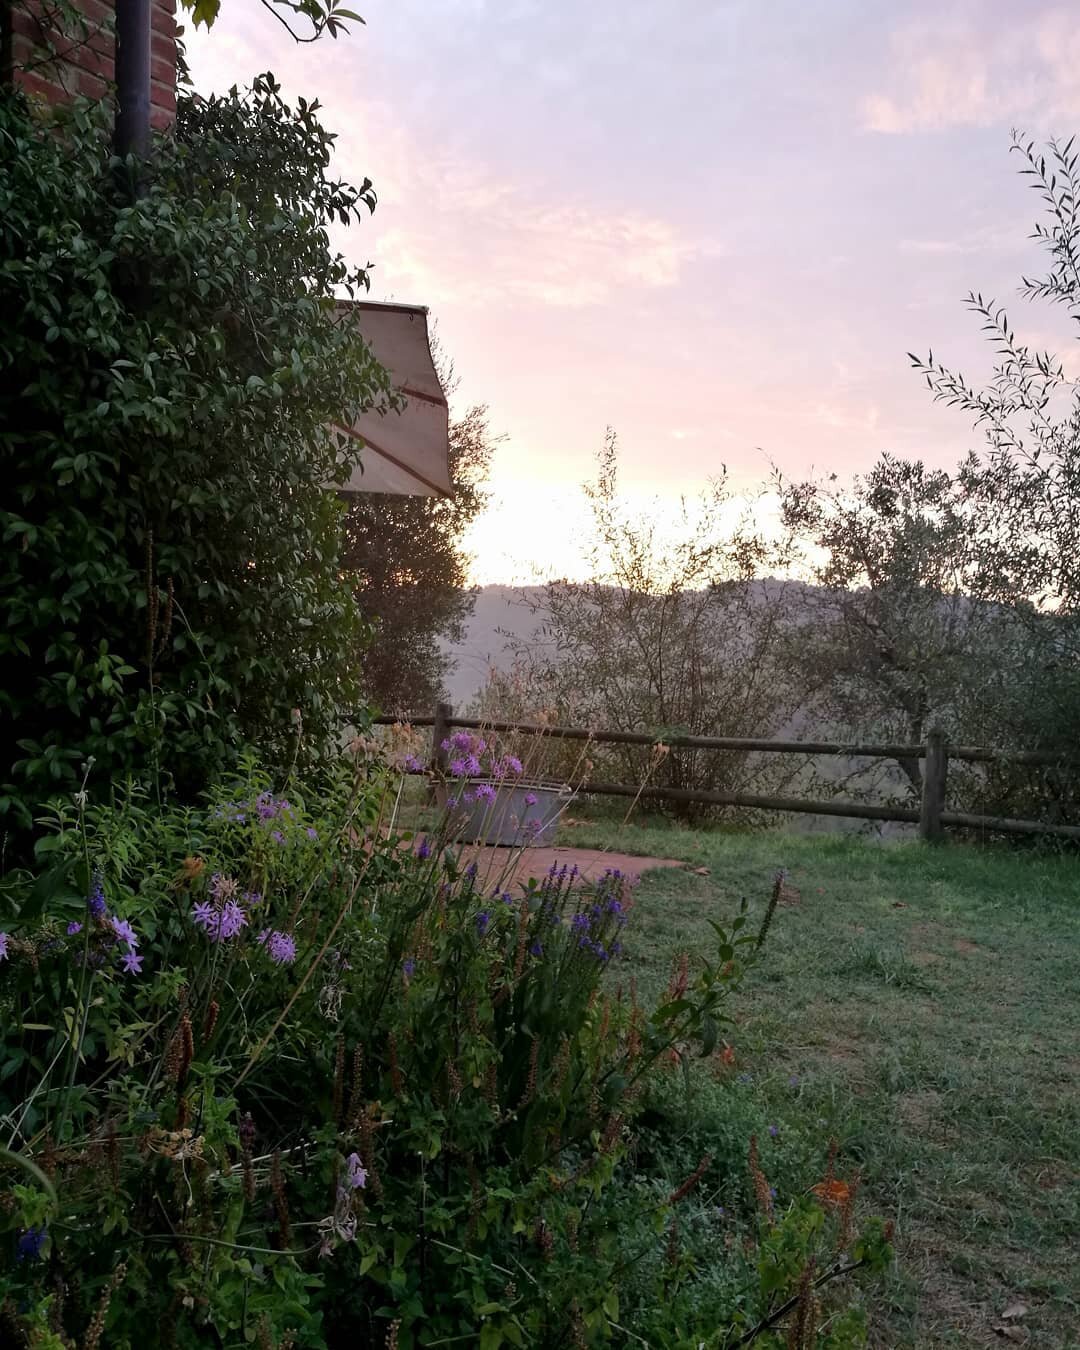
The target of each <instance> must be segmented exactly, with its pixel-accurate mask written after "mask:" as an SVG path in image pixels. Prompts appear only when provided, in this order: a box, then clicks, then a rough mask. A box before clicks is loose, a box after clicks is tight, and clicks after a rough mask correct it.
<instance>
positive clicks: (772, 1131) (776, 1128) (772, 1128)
mask: <svg viewBox="0 0 1080 1350" xmlns="http://www.w3.org/2000/svg"><path fill="white" fill-rule="evenodd" d="M769 1133H770V1134H771V1135H772V1137H773V1138H774V1139H775V1138H776V1136H777V1135H778V1134H779V1133H780V1126H779V1125H770V1126H769Z"/></svg>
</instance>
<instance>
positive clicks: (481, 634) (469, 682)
mask: <svg viewBox="0 0 1080 1350" xmlns="http://www.w3.org/2000/svg"><path fill="white" fill-rule="evenodd" d="M540 594H541V590H540V587H538V586H534V587H515V586H482V587H481V588H480V590H479V592H478V594H477V597H476V608H475V609H474V610H473V612H472V616H471V617H470V619H469V621H468V623H467V624H466V626H465V637H464V639H463V640H462V641H461V642H459V643H456V644H451V643H445V644H444V650H445V651H447V652H448V653H449V655H450V657H451V658H452V660H453V662H454V666H453V669H452V670H451V671H450V673H449V674H448V675H447V678H446V687H447V691H448V692H449V695H450V702H451V703H452V704H453V705H454V707H455V708H465V707H466V706H467V705H468V704H469V703H470V702H471V701H472V700H473V699H474V698H475V697H476V695H477V694H478V693H479V692H480V690H481V689H482V688H483V686H484V685H485V684H486V682H487V673H488V671H489V670H490V669H491V668H492V667H494V668H495V669H497V670H501V669H504V668H505V667H506V666H508V665H509V664H510V658H509V655H508V653H507V650H506V642H507V639H506V638H505V637H503V636H501V632H507V633H512V634H513V635H514V637H516V638H519V639H522V640H524V641H530V640H531V639H532V638H533V636H534V635H535V633H536V630H537V627H538V626H539V618H538V616H536V615H534V614H532V613H530V611H529V608H528V604H527V599H528V597H530V596H539V595H540ZM500 630H501V632H500Z"/></svg>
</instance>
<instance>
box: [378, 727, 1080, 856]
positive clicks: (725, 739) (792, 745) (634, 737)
mask: <svg viewBox="0 0 1080 1350" xmlns="http://www.w3.org/2000/svg"><path fill="white" fill-rule="evenodd" d="M402 721H408V723H409V725H410V726H413V727H430V728H431V765H432V768H433V769H434V770H435V771H436V772H437V773H445V771H446V768H447V759H448V756H447V754H446V752H445V751H444V750H443V749H442V742H443V741H444V740H445V739H446V738H447V735H448V734H449V732H450V731H451V730H452V729H453V728H455V727H460V728H462V729H463V730H470V731H481V730H482V731H491V732H499V733H502V734H504V735H505V734H513V735H525V736H542V737H548V738H550V739H551V740H563V741H591V742H594V743H596V744H600V745H642V746H651V745H660V744H662V745H665V746H667V747H668V748H669V749H671V750H713V751H720V750H729V751H738V752H742V753H751V752H752V753H755V754H784V755H807V756H813V755H834V756H840V757H844V758H848V759H893V760H904V759H908V760H911V759H918V760H921V761H923V775H922V797H921V801H920V803H919V806H918V807H917V808H916V807H914V806H900V805H898V804H887V805H882V806H877V805H874V804H872V803H866V802H854V801H842V800H830V801H814V800H812V799H807V798H803V797H773V796H767V795H762V794H758V793H753V792H704V791H695V790H692V789H689V788H668V787H656V786H653V787H649V786H647V785H646V786H635V785H633V784H629V783H592V782H590V783H586V784H584V785H583V786H582V787H581V789H580V791H581V792H582V793H583V794H585V795H588V796H598V797H630V798H634V799H635V800H637V799H640V800H643V801H667V802H677V803H687V804H690V803H693V804H700V805H704V806H742V807H746V808H752V809H756V810H762V811H783V812H794V813H799V814H807V815H815V816H842V817H846V818H849V819H855V820H886V821H894V822H897V823H899V824H905V825H918V827H919V834H920V835H921V836H922V838H924V839H927V840H930V841H937V840H940V839H941V838H942V837H943V834H944V831H945V829H946V828H948V827H950V826H951V827H954V828H961V829H971V830H984V831H992V832H996V833H1001V834H1045V835H1051V836H1055V837H1058V838H1062V839H1076V840H1080V826H1077V825H1054V824H1044V823H1043V822H1042V821H1037V820H1014V819H1012V818H1010V817H1006V816H982V815H972V814H970V813H968V812H964V811H949V810H947V809H946V806H945V797H946V791H947V785H948V767H949V761H950V760H960V761H964V762H967V763H983V764H990V763H1010V764H1025V765H1043V766H1050V765H1054V766H1061V765H1064V764H1074V765H1075V764H1076V759H1075V757H1074V756H1071V755H1055V754H1053V753H1051V752H1048V751H1045V750H993V749H987V748H984V747H981V746H969V745H959V746H950V745H949V744H948V742H947V741H946V740H945V737H944V735H943V734H942V733H941V732H940V731H932V732H930V733H929V735H928V736H927V739H926V741H925V742H924V743H923V744H920V745H879V744H867V745H863V744H861V743H859V742H853V743H852V742H843V741H781V740H765V739H759V738H756V737H739V736H670V737H667V736H658V735H655V734H650V733H649V732H642V731H597V730H592V729H590V728H587V727H563V726H548V725H545V724H543V723H538V722H500V721H490V720H485V719H483V718H476V717H457V716H455V715H454V710H453V708H452V707H451V706H450V705H449V704H448V703H440V704H439V705H438V706H437V707H436V710H435V715H434V716H430V717H429V716H424V717H411V718H408V719H403V718H399V717H377V718H375V722H376V724H377V725H382V726H390V725H393V724H396V723H400V722H402Z"/></svg>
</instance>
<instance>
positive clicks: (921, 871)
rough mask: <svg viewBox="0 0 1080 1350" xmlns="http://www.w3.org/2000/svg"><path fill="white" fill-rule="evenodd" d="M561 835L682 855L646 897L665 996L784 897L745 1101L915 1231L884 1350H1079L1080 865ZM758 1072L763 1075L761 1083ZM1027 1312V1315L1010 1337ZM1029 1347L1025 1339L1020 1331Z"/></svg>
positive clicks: (638, 939)
mask: <svg viewBox="0 0 1080 1350" xmlns="http://www.w3.org/2000/svg"><path fill="white" fill-rule="evenodd" d="M560 842H562V843H565V844H581V845H582V846H585V847H609V848H612V849H622V850H625V851H627V852H635V853H650V854H654V855H658V856H664V857H672V858H679V859H681V860H683V861H685V862H687V863H688V864H690V865H691V866H692V867H694V868H707V869H708V875H698V874H695V873H694V872H691V871H683V870H679V871H674V870H672V871H654V872H652V873H649V874H647V875H646V876H645V878H644V879H643V881H642V883H641V885H640V886H639V888H638V891H637V898H636V904H635V910H634V916H633V925H632V928H631V929H629V930H628V932H630V933H632V934H633V942H632V948H633V950H632V952H631V954H630V957H629V959H630V961H631V964H632V968H633V969H634V971H635V973H636V974H637V977H638V981H639V983H640V984H641V986H642V988H643V991H645V992H657V991H659V990H660V989H662V988H663V987H664V986H665V985H666V983H667V980H668V977H669V974H670V971H671V967H672V962H673V960H674V959H675V957H676V955H677V953H679V952H680V951H682V950H684V949H689V950H691V951H693V950H694V949H704V948H705V947H707V946H708V944H709V939H710V936H711V931H710V929H709V927H708V924H707V922H706V921H707V919H708V918H709V917H720V916H722V915H724V914H728V915H730V914H731V913H732V912H733V908H734V904H735V903H736V902H737V900H738V898H739V896H741V895H747V896H749V897H750V898H751V899H752V900H755V901H759V902H762V903H763V902H764V899H765V897H766V896H767V894H768V891H769V888H770V884H771V881H772V877H773V874H774V872H775V870H776V869H777V868H780V867H784V868H786V869H788V872H789V877H790V881H791V883H792V884H793V885H794V886H795V887H796V888H797V889H798V892H799V894H800V899H799V900H798V902H797V903H795V904H792V905H790V906H786V907H782V908H781V909H780V910H779V911H778V913H777V916H776V921H775V923H774V925H773V929H772V931H771V933H770V936H769V941H768V944H767V959H766V961H765V963H764V965H763V967H762V968H761V969H760V970H759V971H757V972H756V973H755V975H754V977H753V980H752V983H751V986H750V988H749V991H748V998H747V999H746V1000H745V1002H744V1004H743V1009H744V1013H745V1020H744V1022H743V1023H742V1024H741V1025H740V1026H739V1027H738V1028H737V1029H736V1031H735V1032H734V1035H733V1037H732V1039H733V1043H734V1048H735V1051H736V1054H737V1057H738V1062H737V1067H736V1071H735V1073H734V1074H733V1075H732V1079H731V1083H732V1090H734V1091H737V1092H740V1093H752V1094H753V1095H754V1097H755V1098H756V1099H757V1103H758V1104H759V1105H760V1106H761V1107H762V1109H763V1110H764V1112H765V1113H766V1115H767V1117H768V1118H769V1119H772V1120H775V1121H777V1122H778V1123H779V1124H780V1127H781V1135H783V1134H784V1132H791V1133H792V1134H797V1135H798V1136H799V1137H800V1139H802V1140H804V1141H805V1139H806V1136H807V1134H813V1133H814V1132H817V1133H819V1135H820V1139H821V1141H822V1142H821V1150H822V1152H823V1151H824V1147H825V1142H826V1141H827V1140H828V1138H829V1136H830V1135H835V1136H836V1137H837V1139H838V1140H839V1142H840V1147H841V1156H842V1158H843V1159H844V1161H845V1165H846V1166H847V1167H848V1168H854V1167H855V1166H859V1167H861V1168H862V1175H863V1190H862V1193H861V1194H862V1207H863V1209H864V1210H873V1211H875V1212H877V1213H880V1214H883V1215H884V1216H885V1217H890V1218H893V1219H894V1220H895V1222H896V1225H897V1251H898V1263H897V1268H896V1271H895V1274H894V1275H893V1276H891V1277H890V1279H889V1282H888V1285H887V1287H886V1289H885V1290H884V1293H883V1295H882V1297H880V1298H879V1300H878V1301H877V1303H876V1305H875V1307H874V1308H873V1310H872V1324H873V1332H872V1337H873V1344H875V1345H877V1346H882V1347H938V1346H942V1347H944V1346H984V1345H985V1346H991V1345H1007V1344H1010V1343H1011V1341H1010V1339H1008V1338H1004V1337H1003V1336H1002V1335H1001V1334H1000V1333H999V1332H995V1330H994V1327H995V1325H1006V1326H1009V1327H1011V1328H1016V1327H1018V1328H1019V1329H1020V1331H1021V1332H1022V1334H1023V1343H1024V1344H1027V1345H1030V1346H1055V1347H1059V1346H1080V863H1078V862H1077V861H1075V860H1073V859H1056V858H1048V857H1039V856H1036V855H1033V854H1030V853H1028V854H1024V853H1009V852H1005V851H992V850H985V851H983V850H977V849H974V848H969V847H964V846H958V845H956V846H953V845H948V846H944V847H942V848H939V849H932V848H926V847H923V846H920V845H918V844H906V843H905V844H896V845H877V844H874V843H872V842H869V841H862V840H859V839H847V840H844V839H839V838H827V837H821V836H802V837H800V836H789V835H783V834H780V833H767V834H757V835H734V834H726V833H720V832H704V831H689V830H681V829H676V828H673V827H663V826H661V827H655V828H654V827H645V828H641V827H634V826H630V827H622V828H620V827H615V826H612V825H609V824H604V823H588V822H582V823H579V824H577V825H576V826H575V827H573V828H570V829H566V830H564V832H563V834H562V837H561V840H560ZM747 1075H748V1076H749V1077H748V1078H747ZM1016 1303H1022V1304H1024V1305H1026V1307H1027V1309H1028V1312H1027V1313H1026V1315H1024V1316H1023V1317H1021V1318H1018V1319H1015V1320H1013V1321H1010V1322H1009V1323H1005V1324H1002V1323H1001V1317H1000V1315H1001V1313H1002V1312H1003V1311H1004V1310H1005V1309H1006V1308H1007V1307H1009V1306H1010V1305H1015V1304H1016ZM1015 1334H1016V1333H1015V1332H1014V1335H1015Z"/></svg>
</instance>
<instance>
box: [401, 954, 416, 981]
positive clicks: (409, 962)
mask: <svg viewBox="0 0 1080 1350" xmlns="http://www.w3.org/2000/svg"><path fill="white" fill-rule="evenodd" d="M401 970H402V974H403V975H404V976H405V978H406V979H407V980H411V979H412V977H413V972H414V971H415V970H416V962H415V961H414V960H413V959H412V957H411V956H407V957H406V958H405V960H404V961H402V963H401Z"/></svg>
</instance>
